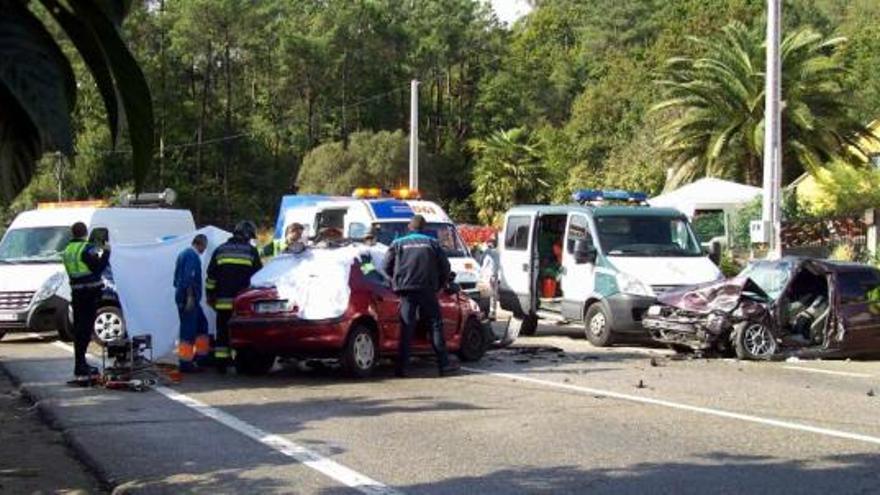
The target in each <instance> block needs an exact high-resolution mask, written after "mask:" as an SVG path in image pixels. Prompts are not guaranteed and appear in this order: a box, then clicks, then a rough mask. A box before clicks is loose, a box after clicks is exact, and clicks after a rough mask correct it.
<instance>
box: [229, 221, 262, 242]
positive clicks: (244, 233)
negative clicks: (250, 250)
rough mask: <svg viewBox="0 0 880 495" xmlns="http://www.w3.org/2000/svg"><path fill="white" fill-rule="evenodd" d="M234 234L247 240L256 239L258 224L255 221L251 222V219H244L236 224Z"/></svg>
mask: <svg viewBox="0 0 880 495" xmlns="http://www.w3.org/2000/svg"><path fill="white" fill-rule="evenodd" d="M232 235H234V236H235V237H238V238H240V239H244V240H246V241H249V240H251V239H256V238H257V226H256V225H254V222H251V221H250V220H243V221H241V222H238V224H237V225H236V226H235V230H233V231H232Z"/></svg>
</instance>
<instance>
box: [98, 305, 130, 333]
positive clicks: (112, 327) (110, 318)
mask: <svg viewBox="0 0 880 495" xmlns="http://www.w3.org/2000/svg"><path fill="white" fill-rule="evenodd" d="M94 335H95V337H97V339H98V341H99V342H112V341H114V340H119V339H122V338H124V337H125V319H123V318H122V310H121V309H119V308H117V307H115V306H104V307H102V308H99V309H98V312H97V315H96V316H95V324H94Z"/></svg>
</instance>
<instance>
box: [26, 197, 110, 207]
mask: <svg viewBox="0 0 880 495" xmlns="http://www.w3.org/2000/svg"><path fill="white" fill-rule="evenodd" d="M108 206H109V204H108V203H107V202H106V201H104V200H102V199H93V200H87V201H49V202H46V203H37V209H38V210H57V209H58V208H106V207H108Z"/></svg>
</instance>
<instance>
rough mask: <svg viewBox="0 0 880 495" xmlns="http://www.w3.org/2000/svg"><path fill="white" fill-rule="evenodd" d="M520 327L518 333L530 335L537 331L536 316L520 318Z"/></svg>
mask: <svg viewBox="0 0 880 495" xmlns="http://www.w3.org/2000/svg"><path fill="white" fill-rule="evenodd" d="M522 321H523V322H522V327H520V329H519V333H520V335H525V336H526V337H531V336H533V335H535V333H536V332H537V331H538V316H537V315H529V316H526V317H524V318H523V319H522Z"/></svg>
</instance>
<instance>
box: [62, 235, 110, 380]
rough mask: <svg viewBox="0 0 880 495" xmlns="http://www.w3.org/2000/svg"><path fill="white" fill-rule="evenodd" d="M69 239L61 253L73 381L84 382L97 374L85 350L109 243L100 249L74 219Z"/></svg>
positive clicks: (108, 252) (90, 332)
mask: <svg viewBox="0 0 880 495" xmlns="http://www.w3.org/2000/svg"><path fill="white" fill-rule="evenodd" d="M70 233H71V240H70V242H69V243H68V244H67V247H66V248H65V249H64V251H63V252H62V253H61V260H62V262H63V263H64V270H65V271H66V272H67V276H68V277H69V278H70V294H71V301H70V304H71V306H72V308H73V356H74V368H73V375H74V380H73V382H72V383H76V384H87V383H89V382H90V381H92V380H94V379H96V378H97V376H98V370H97V369H96V368H94V367H92V366H89V364H88V362H87V361H86V350H87V349H88V346H89V342H90V341H91V340H92V332H94V331H95V317H96V316H97V315H96V313H97V311H98V302H99V301H100V299H101V291H102V290H103V289H104V282H103V281H102V280H101V273H102V272H103V271H104V270H105V269H106V268H107V265H108V263H109V260H110V248H109V246H102V248H103V249H102V250H99V249H98V248H97V247H96V246H95V245H94V244H92V243H90V242H88V241H87V240H86V236H87V235H88V233H89V231H88V228H87V227H86V224H84V223H82V222H76V223H75V224H73V226H72V227H71V228H70Z"/></svg>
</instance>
